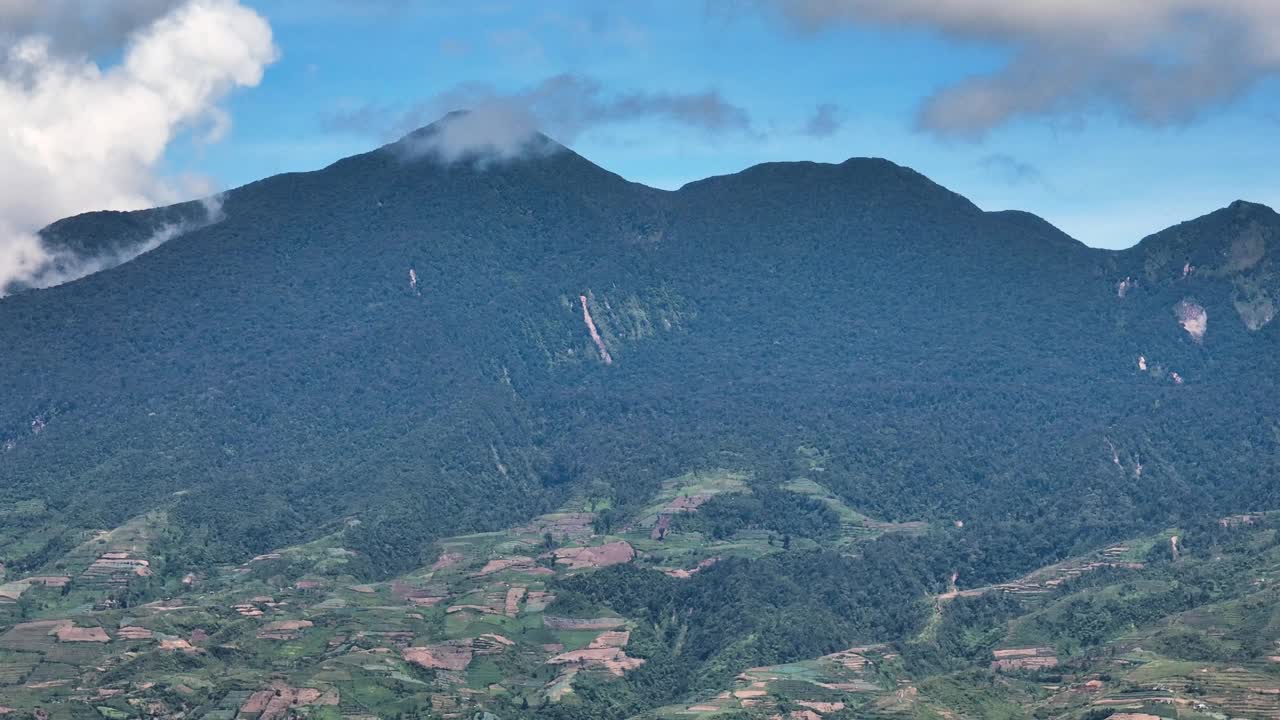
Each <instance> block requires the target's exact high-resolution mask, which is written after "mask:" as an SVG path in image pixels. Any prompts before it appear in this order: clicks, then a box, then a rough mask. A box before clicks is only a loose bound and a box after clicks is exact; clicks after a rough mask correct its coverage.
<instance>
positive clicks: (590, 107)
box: [323, 73, 751, 162]
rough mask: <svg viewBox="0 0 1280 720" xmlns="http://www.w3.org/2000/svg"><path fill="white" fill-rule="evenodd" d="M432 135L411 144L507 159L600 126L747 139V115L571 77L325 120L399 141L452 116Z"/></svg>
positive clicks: (451, 155)
mask: <svg viewBox="0 0 1280 720" xmlns="http://www.w3.org/2000/svg"><path fill="white" fill-rule="evenodd" d="M460 108H465V109H466V110H467V112H466V113H463V114H459V115H457V116H454V117H450V118H446V119H445V121H443V122H441V123H440V124H439V125H438V127H437V128H436V132H433V133H431V134H429V135H425V136H423V137H421V138H417V139H416V141H415V142H416V143H417V148H418V149H420V150H421V151H423V152H430V153H433V154H436V155H438V156H439V157H441V158H442V159H443V160H445V161H447V162H452V161H454V160H457V159H458V158H459V157H463V156H467V155H471V154H475V153H479V154H482V155H486V156H490V157H496V158H499V159H507V158H511V157H514V156H517V155H520V154H522V153H524V152H525V151H526V150H527V149H528V147H529V143H530V142H531V141H533V140H535V139H536V137H537V133H538V131H540V130H541V131H543V132H546V133H547V134H548V135H550V136H552V137H554V138H555V139H556V140H558V141H560V142H562V143H565V144H572V143H573V142H574V141H575V140H576V139H577V138H578V137H579V136H581V135H582V134H583V133H585V132H587V131H589V130H592V129H594V128H598V127H604V126H610V125H621V124H625V123H628V122H635V121H641V120H658V121H663V122H667V123H671V124H674V125H681V126H685V127H690V128H694V129H699V130H704V131H707V132H747V131H749V130H750V128H751V116H750V114H749V113H748V112H747V111H746V110H745V109H743V108H742V107H740V106H738V105H735V104H733V103H730V102H729V101H727V100H726V99H725V98H724V97H723V96H722V95H721V94H720V93H719V92H716V91H714V90H705V91H701V92H693V93H679V92H667V91H661V92H650V91H632V92H625V93H611V92H608V91H607V90H606V89H605V88H604V86H603V85H602V84H601V83H600V82H599V81H597V80H595V79H593V78H591V77H588V76H585V75H578V74H573V73H563V74H560V75H554V76H552V77H549V78H547V79H545V80H543V81H542V82H540V83H537V84H536V85H533V86H531V87H527V88H524V89H521V90H517V91H514V92H501V91H499V90H497V89H495V88H494V87H492V86H489V85H480V84H475V85H460V86H457V87H454V88H451V89H449V90H447V91H445V92H442V93H439V94H437V95H435V96H433V97H430V98H428V99H426V100H423V101H422V102H419V103H416V104H415V105H413V106H412V107H410V108H408V109H407V110H399V111H397V110H394V109H392V108H381V107H377V106H371V105H360V106H357V107H352V108H346V109H344V110H341V111H339V112H335V113H330V114H328V115H326V116H325V117H324V119H323V122H324V125H325V126H326V127H328V128H330V129H333V130H337V131H341V132H354V133H360V134H370V135H376V136H381V137H389V136H396V135H402V134H404V133H407V132H409V131H411V130H413V129H414V128H417V127H420V126H422V125H425V124H426V123H428V122H431V121H432V120H434V119H435V118H438V117H440V116H442V115H444V114H445V113H448V112H450V111H452V110H457V109H460Z"/></svg>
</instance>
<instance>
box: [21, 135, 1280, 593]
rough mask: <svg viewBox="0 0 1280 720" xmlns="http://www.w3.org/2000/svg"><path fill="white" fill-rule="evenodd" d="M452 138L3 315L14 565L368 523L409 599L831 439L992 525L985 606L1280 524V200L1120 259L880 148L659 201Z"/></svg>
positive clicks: (250, 210)
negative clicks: (1119, 558) (704, 480)
mask: <svg viewBox="0 0 1280 720" xmlns="http://www.w3.org/2000/svg"><path fill="white" fill-rule="evenodd" d="M433 131H434V130H433V129H432V128H426V129H424V130H421V131H418V133H417V134H415V136H411V137H410V138H408V139H406V140H405V141H402V142H401V143H398V144H395V145H391V146H388V147H386V148H382V149H380V150H377V151H374V152H371V153H368V154H365V155H361V156H357V157H352V158H348V159H345V160H342V161H339V162H337V163H335V164H333V165H332V166H330V167H328V168H325V169H324V170H321V171H318V172H312V173H301V174H289V175H282V176H277V177H273V178H269V179H267V180H263V181H260V182H257V183H253V184H251V185H248V186H245V187H242V188H239V189H236V190H233V191H231V192H229V193H227V194H226V196H225V198H223V203H222V206H221V220H220V221H217V222H215V223H213V224H210V225H206V226H201V225H199V224H195V225H192V228H193V229H190V230H189V231H188V232H186V233H185V234H183V235H181V236H180V237H178V238H176V239H174V240H171V241H169V242H168V243H166V244H164V245H162V246H160V247H158V248H157V249H155V250H154V251H151V252H149V253H146V254H145V255H142V256H141V257H138V258H137V259H135V260H133V261H131V262H127V263H125V264H123V265H120V266H118V267H115V268H113V269H110V270H107V271H105V272H101V273H98V274H95V275H92V276H90V277H87V278H84V279H82V280H80V281H76V282H73V283H70V284H67V285H63V286H59V287H55V288H52V289H49V290H36V291H27V292H19V293H17V294H14V295H12V296H10V297H7V298H5V299H3V300H0V347H3V348H4V350H3V353H2V354H0V396H2V397H3V398H4V402H3V403H2V404H0V443H3V444H4V448H5V450H4V452H3V453H0V502H3V503H4V504H7V505H9V506H15V504H17V503H27V504H26V505H23V507H28V508H30V507H35V508H38V509H37V510H35V511H32V512H26V513H24V514H23V515H22V517H21V520H20V522H18V521H15V522H14V523H8V524H6V527H5V529H4V533H5V535H6V537H5V542H6V543H7V544H6V545H5V546H4V548H3V550H2V551H0V553H2V556H3V560H4V561H5V562H6V563H7V564H8V565H9V566H10V567H11V568H20V569H23V568H25V569H34V568H37V567H39V566H40V565H41V564H42V563H43V562H45V561H47V560H48V559H49V558H51V557H53V556H55V555H56V554H57V553H58V552H59V551H61V550H64V549H66V548H67V547H69V546H71V545H73V544H74V543H75V541H76V538H77V537H78V535H77V533H79V532H80V531H81V530H84V529H89V528H96V527H114V526H116V525H119V524H120V523H122V522H124V521H125V520H126V519H128V518H130V517H134V516H137V515H139V514H141V513H143V512H145V511H147V510H151V509H165V510H167V511H169V512H171V513H172V515H173V517H174V518H176V519H178V520H179V521H180V522H179V526H180V527H182V528H183V530H184V532H185V533H186V534H187V541H188V542H187V544H186V546H185V548H184V550H183V552H184V553H186V554H185V555H184V556H183V562H185V563H186V564H188V565H191V566H193V567H194V566H200V565H207V564H210V563H214V562H231V561H237V560H240V559H243V558H244V557H247V556H251V555H253V554H256V553H259V552H264V551H266V550H269V549H271V548H275V547H279V546H282V545H286V544H289V543H294V542H301V541H305V540H308V539H311V538H314V537H318V536H319V535H321V534H323V533H325V532H328V531H330V530H332V529H333V528H334V527H335V526H336V524H337V523H340V522H342V521H344V520H348V519H351V518H356V519H359V520H360V521H361V532H360V533H359V534H358V537H356V538H354V539H353V543H355V548H354V549H356V550H357V551H361V550H363V551H365V552H366V554H367V556H368V557H369V558H370V561H369V567H368V569H367V572H368V573H369V574H370V575H371V576H380V575H385V574H386V573H389V572H395V571H398V570H403V569H406V568H409V567H413V566H416V565H417V564H419V563H420V562H422V561H423V560H424V559H429V558H425V557H424V553H426V554H429V550H428V548H429V547H430V541H431V540H432V539H433V538H436V537H440V536H443V535H446V534H454V533H460V532H466V531H471V530H483V529H497V528H501V527H506V526H509V525H511V524H513V523H515V522H519V521H520V520H522V519H525V518H528V517H531V516H533V515H534V514H537V513H539V512H543V511H547V510H549V509H552V508H554V507H557V506H558V505H559V504H560V503H562V502H563V501H564V500H565V498H566V497H568V496H570V495H571V494H572V493H574V492H577V491H580V490H581V489H582V488H585V487H588V486H591V487H603V488H607V489H608V490H607V494H608V495H609V496H610V497H611V502H612V503H613V504H614V505H615V506H617V507H620V508H624V509H625V508H627V507H631V506H634V505H636V504H639V503H643V502H645V501H646V500H647V499H648V498H649V496H651V495H652V493H653V492H654V491H655V489H656V488H657V487H658V484H659V483H660V482H661V481H662V480H664V479H666V478H669V477H673V476H675V475H677V474H679V473H682V472H685V471H687V470H689V469H694V468H698V467H722V466H731V467H735V468H738V469H742V470H744V471H748V472H753V473H756V474H758V475H759V476H760V477H763V478H771V480H770V481H785V480H786V479H787V476H788V474H789V473H791V472H792V469H791V468H792V465H793V464H794V458H795V454H796V451H797V449H798V448H802V447H803V448H809V449H813V450H814V451H815V452H818V453H820V455H821V457H822V463H823V465H824V467H825V468H826V471H827V473H828V478H829V483H830V485H831V487H832V489H833V491H835V492H836V493H837V494H838V495H839V496H840V497H841V498H842V499H843V500H844V501H845V502H847V503H848V504H849V505H850V506H852V507H854V508H856V509H857V510H859V511H860V512H864V513H867V514H869V515H872V516H874V517H877V518H880V519H884V520H896V521H907V520H925V521H940V522H943V523H946V524H948V525H949V524H951V523H952V522H953V521H955V520H960V521H963V522H965V523H967V525H968V527H970V528H971V532H969V533H968V534H967V535H965V539H964V540H963V541H962V542H963V543H966V544H967V545H966V546H965V547H963V548H962V549H960V550H957V549H956V546H955V544H954V542H955V541H954V540H952V539H940V540H939V547H938V549H937V552H938V553H939V554H940V557H939V560H938V562H939V563H941V564H943V565H948V564H958V566H960V567H962V569H963V572H962V573H961V578H962V580H961V582H962V584H963V583H964V582H974V583H979V582H989V581H997V580H1002V579H1007V578H1008V577H1012V576H1014V575H1016V574H1018V573H1021V572H1024V571H1026V570H1029V569H1030V568H1032V567H1034V566H1036V565H1037V564H1042V563H1043V562H1048V561H1052V560H1054V559H1057V558H1060V557H1063V556H1065V555H1066V554H1068V553H1069V552H1071V551H1072V550H1073V549H1074V550H1079V549H1082V548H1090V547H1097V546H1099V545H1100V544H1102V543H1104V542H1107V541H1109V540H1112V539H1115V538H1117V537H1121V536H1123V535H1125V534H1127V533H1131V532H1133V531H1136V530H1142V529H1150V528H1153V527H1157V526H1159V525H1160V524H1162V523H1169V522H1174V521H1177V520H1178V519H1179V518H1182V517H1185V516H1186V514H1187V513H1196V514H1202V513H1219V514H1225V513H1228V512H1236V511H1246V510H1253V509H1258V508H1266V507H1274V506H1275V505H1276V504H1277V502H1276V501H1277V498H1276V494H1277V490H1276V487H1277V484H1276V483H1275V482H1274V477H1275V473H1276V470H1277V463H1280V453H1278V452H1277V447H1278V443H1280V426H1278V425H1277V423H1276V419H1275V416H1274V407H1276V401H1277V400H1280V398H1277V386H1276V383H1275V382H1274V374H1275V372H1274V371H1275V357H1276V352H1275V351H1276V344H1277V329H1276V324H1275V323H1273V322H1272V321H1271V318H1272V315H1273V314H1274V310H1273V309H1272V307H1273V303H1274V301H1275V300H1274V298H1275V297H1276V295H1277V293H1280V279H1278V278H1277V275H1276V271H1275V267H1276V264H1275V263H1276V260H1275V259H1274V256H1275V253H1276V252H1277V250H1276V249H1275V248H1276V243H1277V242H1280V218H1277V216H1276V215H1275V214H1274V213H1273V212H1271V211H1270V210H1269V209H1266V208H1264V207H1261V206H1256V205H1249V204H1245V203H1237V204H1235V205H1232V206H1231V207H1229V208H1226V209H1224V210H1221V211H1219V212H1217V213H1214V214H1212V215H1209V216H1207V217H1205V218H1201V219H1199V220H1194V221H1192V222H1189V223H1186V224H1183V225H1180V226H1178V227H1176V228H1172V229H1170V230H1167V231H1165V232H1163V233H1160V234H1158V235H1154V236H1152V237H1150V238H1147V239H1146V240H1144V241H1143V242H1141V243H1139V244H1138V245H1136V246H1135V247H1134V248H1132V249H1130V250H1126V251H1123V252H1108V251H1101V250H1094V249H1090V248H1087V247H1085V246H1084V245H1082V244H1080V243H1078V242H1076V241H1074V240H1072V239H1071V238H1069V237H1067V236H1065V235H1064V234H1063V233H1061V232H1059V231H1057V230H1056V229H1054V228H1053V227H1052V226H1050V225H1049V224H1048V223H1045V222H1044V221H1042V220H1040V219H1038V218H1035V217H1034V216H1030V215H1026V214H1023V213H1013V212H999V213H989V212H983V211H981V210H980V209H979V208H977V207H975V206H974V205H973V204H972V203H970V202H968V201H967V200H965V199H964V198H963V197H961V196H959V195H956V194H955V193H952V192H950V191H948V190H946V189H945V188H942V187H940V186H938V185H936V184H934V183H932V182H930V181H929V180H928V179H926V178H924V177H923V176H921V175H919V174H918V173H915V172H913V171H911V170H909V169H906V168H902V167H900V166H897V165H894V164H893V163H890V162H888V161H884V160H872V159H853V160H849V161H847V162H845V163H842V164H839V165H820V164H814V163H772V164H767V165H761V166H757V167H753V168H750V169H748V170H746V171H744V172H741V173H738V174H735V175H731V176H725V177H716V178H710V179H707V180H703V181H699V182H695V183H691V184H690V185H688V186H686V187H684V188H682V189H680V190H679V191H675V192H664V191H659V190H654V189H651V188H647V187H644V186H641V185H638V184H635V183H630V182H627V181H625V180H624V179H622V178H620V177H618V176H616V175H614V174H612V173H609V172H607V171H605V170H603V169H601V168H599V167H597V166H595V165H593V164H591V163H590V162H588V161H587V160H585V159H583V158H582V157H580V156H578V155H576V154H574V153H573V152H571V151H569V150H566V149H563V148H559V147H556V146H548V147H545V148H543V151H542V152H537V153H532V154H530V155H527V156H525V157H522V158H518V159H515V160H510V161H501V162H484V163H475V162H465V161H464V162H459V163H453V164H443V163H441V162H439V161H437V160H435V159H433V158H431V157H412V156H410V155H409V154H407V153H406V152H405V148H406V143H409V142H410V141H412V140H413V139H414V138H421V137H422V136H423V134H427V135H429V134H430V133H432V132H433ZM544 142H545V143H550V141H544ZM197 210H198V209H197V208H196V207H195V206H194V205H188V206H182V207H179V208H176V209H166V210H155V211H145V212H140V213H130V214H125V215H122V214H117V213H91V214H88V215H83V216H80V217H77V218H72V219H68V220H65V221H62V222H60V223H57V224H55V226H52V227H51V228H50V229H49V230H48V231H46V237H47V238H48V239H49V240H50V241H51V242H56V243H63V244H65V245H66V246H67V247H69V248H73V249H76V250H79V251H84V252H87V251H91V250H92V249H93V248H99V247H101V248H113V247H116V246H118V245H120V244H122V243H127V242H132V241H133V239H134V238H135V237H138V236H144V235H145V233H146V229H147V228H151V227H155V228H159V227H163V226H164V225H166V224H172V223H173V222H175V220H174V218H175V217H177V218H178V219H179V221H182V220H185V219H186V215H188V214H193V213H195V214H197V215H198V212H197ZM1184 270H1185V272H1184ZM411 273H412V278H413V280H411ZM584 307H585V311H586V313H589V315H590V318H591V324H593V325H594V326H595V327H596V330H597V332H598V335H599V344H597V343H596V342H595V340H594V339H593V337H592V332H591V328H590V327H588V323H587V321H586V318H585V317H584ZM1206 318H1207V319H1206ZM1202 325H1203V326H1204V328H1203V329H1204V332H1203V334H1201V332H1200V330H1201V327H1202ZM1140 365H1142V366H1145V367H1146V368H1147V369H1146V370H1140ZM30 501H36V503H35V505H32V504H31V503H30ZM943 534H944V535H945V532H943ZM940 537H941V536H940ZM19 538H22V541H21V542H18V539H19ZM35 538H38V540H39V541H38V542H37V541H36V540H35ZM361 544H363V545H361ZM953 552H956V553H958V554H955V555H954V556H953V555H952V553H953ZM933 581H936V578H935V579H934V580H933Z"/></svg>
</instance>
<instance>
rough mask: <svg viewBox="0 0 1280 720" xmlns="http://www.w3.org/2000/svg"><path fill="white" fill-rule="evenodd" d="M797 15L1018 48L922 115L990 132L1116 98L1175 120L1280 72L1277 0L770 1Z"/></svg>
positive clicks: (1143, 116)
mask: <svg viewBox="0 0 1280 720" xmlns="http://www.w3.org/2000/svg"><path fill="white" fill-rule="evenodd" d="M760 2H763V3H765V4H766V5H770V6H773V7H775V8H776V9H778V10H780V11H781V12H782V14H783V15H784V16H785V17H787V18H788V19H789V20H790V21H791V22H792V23H793V24H795V25H796V26H798V27H802V28H806V29H820V28H823V27H827V26H830V25H835V24H841V23H859V24H875V25H881V26H890V27H904V28H915V29H924V30H928V31H935V32H939V33H942V34H944V35H946V36H949V37H953V38H958V39H962V40H966V41H972V42H977V43H983V44H990V45H994V46H998V47H1002V48H1005V49H1007V50H1009V51H1010V54H1011V58H1010V60H1009V61H1008V63H1007V64H1006V65H1005V66H1004V67H1002V68H1000V69H998V70H996V71H994V72H992V73H989V74H983V75H978V76H975V77H972V78H969V79H967V80H965V81H963V82H960V83H957V84H955V85H953V86H951V87H947V88H944V89H942V90H941V91H940V92H938V93H937V94H935V95H934V96H932V97H930V98H929V99H928V100H926V102H925V104H924V106H923V107H922V108H921V111H920V115H919V118H918V123H919V125H920V126H921V127H922V128H924V129H926V130H929V131H933V132H936V133H939V134H943V135H957V136H968V137H980V136H981V135H982V134H983V133H985V132H986V131H988V130H990V129H991V128H994V127H996V126H998V125H1001V124H1003V123H1006V122H1008V121H1010V120H1012V119H1014V118H1017V117H1021V116H1033V115H1063V114H1065V115H1078V114H1083V113H1085V112H1088V111H1091V110H1094V109H1096V108H1097V107H1107V108H1112V109H1115V110H1118V111H1119V112H1121V113H1122V114H1124V115H1126V116H1128V117H1129V118H1131V119H1133V120H1136V121H1138V122H1143V123H1148V124H1153V125H1168V124H1175V123H1182V122H1186V121H1188V120H1192V119H1194V118H1196V117H1197V116H1199V115H1200V114H1201V113H1203V112H1204V111H1206V110H1208V109H1210V108H1213V107H1216V106H1221V105H1223V104H1226V103H1229V102H1231V101H1233V100H1235V99H1238V98H1239V97H1240V96H1242V95H1243V94H1245V93H1246V92H1248V91H1249V90H1250V89H1252V88H1253V87H1254V85H1256V83H1257V82H1258V81H1259V80H1260V79H1261V78H1263V77H1264V76H1267V75H1270V74H1275V73H1280V2H1276V1H1275V0H1132V1H1128V0H894V2H882V1H881V0H760Z"/></svg>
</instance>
